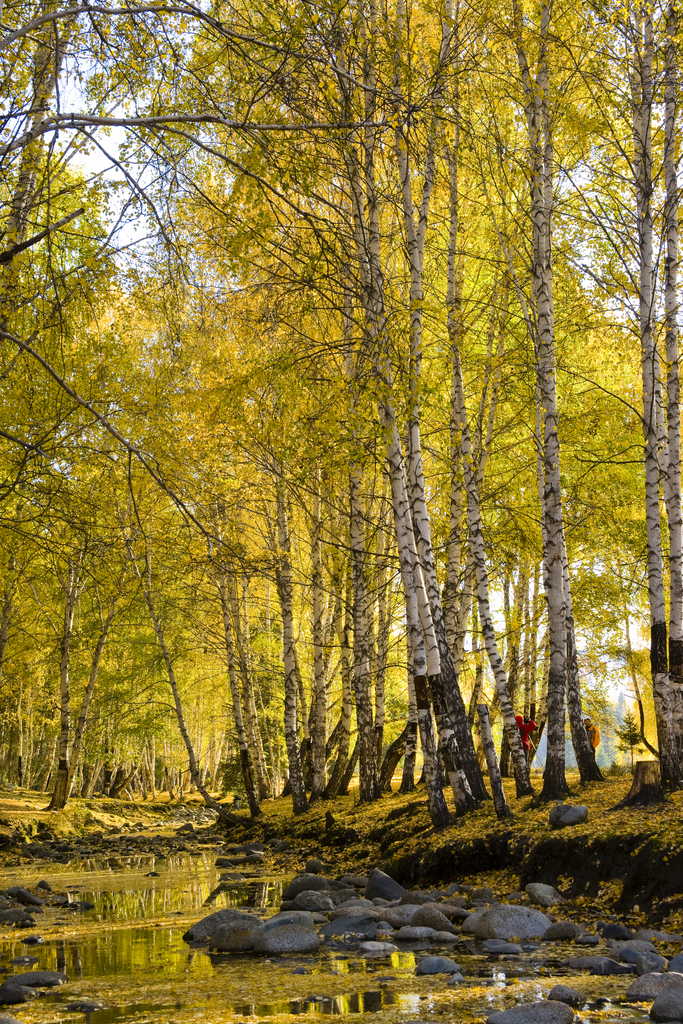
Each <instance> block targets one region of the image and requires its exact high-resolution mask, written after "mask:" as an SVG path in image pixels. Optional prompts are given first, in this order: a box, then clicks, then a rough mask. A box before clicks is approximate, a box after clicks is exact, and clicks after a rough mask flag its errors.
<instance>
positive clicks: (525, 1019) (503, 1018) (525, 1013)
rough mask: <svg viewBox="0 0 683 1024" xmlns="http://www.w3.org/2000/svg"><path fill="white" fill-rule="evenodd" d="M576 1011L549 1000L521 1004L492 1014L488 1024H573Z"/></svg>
mask: <svg viewBox="0 0 683 1024" xmlns="http://www.w3.org/2000/svg"><path fill="white" fill-rule="evenodd" d="M573 1020H574V1011H573V1010H572V1008H571V1006H567V1004H566V1003H560V1002H558V1001H557V1000H555V999H547V1000H545V1001H544V1002H542V1003H520V1004H519V1006H513V1007H512V1009H510V1010H501V1011H499V1012H498V1013H492V1014H491V1016H490V1017H487V1018H486V1024H571V1022H572V1021H573Z"/></svg>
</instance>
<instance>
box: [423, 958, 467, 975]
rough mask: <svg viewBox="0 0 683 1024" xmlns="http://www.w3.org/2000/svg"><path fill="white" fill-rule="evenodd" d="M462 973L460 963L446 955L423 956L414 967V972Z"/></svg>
mask: <svg viewBox="0 0 683 1024" xmlns="http://www.w3.org/2000/svg"><path fill="white" fill-rule="evenodd" d="M457 973H462V968H461V967H460V964H456V962H455V960H450V959H449V958H448V957H447V956H425V957H423V958H422V960H420V962H419V964H418V965H417V967H416V968H415V974H418V975H423V974H457Z"/></svg>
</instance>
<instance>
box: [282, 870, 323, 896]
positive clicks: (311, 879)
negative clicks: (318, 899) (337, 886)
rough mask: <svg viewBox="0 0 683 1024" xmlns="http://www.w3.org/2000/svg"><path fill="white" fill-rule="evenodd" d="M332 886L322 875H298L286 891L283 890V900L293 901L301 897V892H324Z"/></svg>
mask: <svg viewBox="0 0 683 1024" xmlns="http://www.w3.org/2000/svg"><path fill="white" fill-rule="evenodd" d="M331 888H332V886H331V885H330V883H329V882H328V881H327V879H326V878H323V877H322V875H313V874H310V873H307V874H303V875H297V876H296V878H293V879H292V881H291V882H290V883H289V885H288V886H287V888H286V889H284V890H283V893H282V898H283V900H293V899H296V897H297V896H298V895H299V893H300V892H310V891H311V890H314V891H316V892H321V891H322V892H324V891H325V890H326V889H331Z"/></svg>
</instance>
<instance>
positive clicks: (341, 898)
mask: <svg viewBox="0 0 683 1024" xmlns="http://www.w3.org/2000/svg"><path fill="white" fill-rule="evenodd" d="M325 895H326V896H329V897H330V899H331V900H332V902H333V903H334V905H335V907H341V906H342V905H343V904H344V903H351V902H353V903H361V904H363V906H366V907H372V906H374V903H373V901H372V900H366V899H365V897H364V896H359V895H358V893H357V892H356V890H355V889H341V890H338V891H336V892H334V891H332V890H331V891H330V892H327V890H325Z"/></svg>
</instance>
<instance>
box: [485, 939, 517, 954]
mask: <svg viewBox="0 0 683 1024" xmlns="http://www.w3.org/2000/svg"><path fill="white" fill-rule="evenodd" d="M481 949H482V952H483V953H510V954H514V955H517V954H519V953H521V952H522V947H521V946H520V945H518V944H517V943H516V942H506V940H505V939H484V941H483V942H482V944H481Z"/></svg>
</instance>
